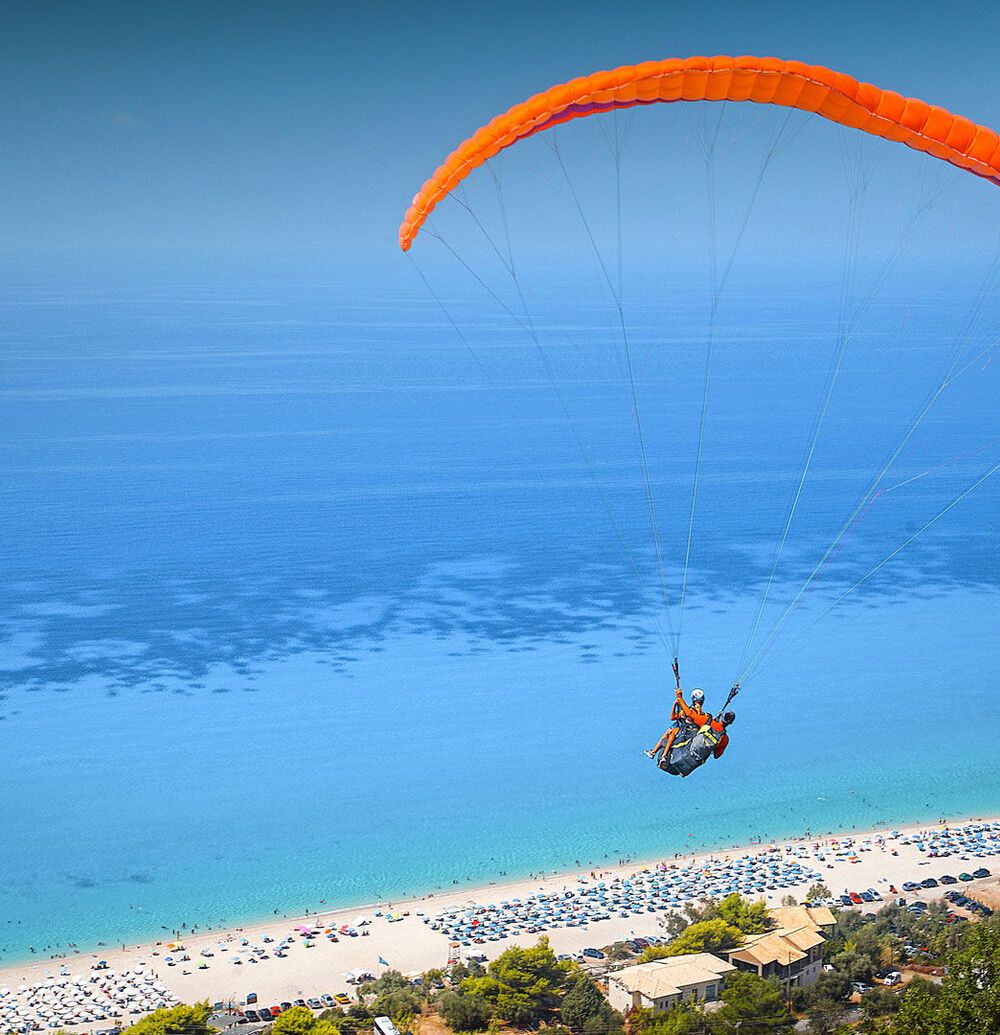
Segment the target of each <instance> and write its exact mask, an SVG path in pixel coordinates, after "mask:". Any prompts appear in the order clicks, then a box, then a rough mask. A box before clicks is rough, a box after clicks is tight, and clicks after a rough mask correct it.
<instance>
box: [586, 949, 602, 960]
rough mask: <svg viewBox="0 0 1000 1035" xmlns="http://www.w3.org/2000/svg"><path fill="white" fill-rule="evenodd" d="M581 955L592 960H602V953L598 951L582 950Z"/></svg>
mask: <svg viewBox="0 0 1000 1035" xmlns="http://www.w3.org/2000/svg"><path fill="white" fill-rule="evenodd" d="M583 954H584V956H587V957H589V958H590V959H592V960H602V959H604V953H603V952H601V950H600V949H584V950H583Z"/></svg>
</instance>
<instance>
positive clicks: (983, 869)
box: [972, 866, 990, 880]
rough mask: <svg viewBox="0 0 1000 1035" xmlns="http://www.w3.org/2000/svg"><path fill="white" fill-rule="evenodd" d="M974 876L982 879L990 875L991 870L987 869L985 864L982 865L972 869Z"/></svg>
mask: <svg viewBox="0 0 1000 1035" xmlns="http://www.w3.org/2000/svg"><path fill="white" fill-rule="evenodd" d="M972 876H973V877H975V878H976V879H977V880H982V879H983V877H989V876H990V871H989V870H988V869H986V867H985V866H980V867H979V869H978V870H973V871H972Z"/></svg>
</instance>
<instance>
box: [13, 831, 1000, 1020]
mask: <svg viewBox="0 0 1000 1035" xmlns="http://www.w3.org/2000/svg"><path fill="white" fill-rule="evenodd" d="M946 822H947V824H948V826H949V828H950V829H952V830H955V829H957V828H959V827H961V826H963V825H965V824H968V823H973V824H977V825H978V824H990V823H1000V816H997V817H992V816H982V817H969V818H962V819H954V818H951V817H949V818H948V820H947V821H946ZM941 826H942V823H941V822H934V823H913V824H905V825H899V826H898V827H897V826H892V825H891V824H885V825H884V826H883V825H882V824H881V823H880V824H879V825H877V826H876V827H873V828H867V829H865V830H862V831H859V830H848V831H832V832H829V833H816V832H814V831H809V832H808V833H806V832H803V833H800V834H798V835H797V836H794V837H786V838H775V839H773V840H770V841H766V842H762V843H751V844H742V845H736V846H731V847H729V848H721V847H720V848H716V849H711V850H702V851H693V852H683V853H680V852H678V853H666V854H661V855H660V856H659V857H652V858H647V859H635V860H623V861H619V862H616V863H614V864H606V865H601V866H594V867H586V866H580V867H577V868H574V869H572V870H564V871H558V872H556V873H551V874H550V873H548V872H547V873H545V874H544V875H542V874H536V875H535V876H534V877H528V878H521V879H518V878H511V879H510V880H505V881H503V882H492V883H487V884H482V883H480V884H478V885H476V886H468V887H464V886H463V887H455V888H450V889H447V890H445V891H434V892H429V893H427V894H425V895H422V896H411V897H409V898H405V899H399V900H392V902H388V901H386V902H382V903H368V904H367V905H353V906H348V907H339V908H333V909H328V910H323V911H321V912H312V911H309V912H307V913H304V914H300V915H297V916H289V917H284V916H272V917H270V918H267V919H264V920H260V921H254V922H249V921H247V922H244V923H243V924H241V925H227V926H226V927H223V928H217V929H214V930H198V931H196V932H194V933H190V932H184V931H182V932H181V935H180V938H181V939H183V942H182V943H181V946H180V948H178V949H176V950H173V949H169V948H167V946H168V945H171V944H176V942H172V938H173V936H172V935H167V934H166V933H164V934H163V935H161V937H160V938H159V939H156V940H149V941H145V942H143V943H140V944H138V945H129V944H128V943H126V947H125V949H124V950H122V949H121V948H120V944H121V943H120V942H119V943H118V944H117V946H116V947H114V948H112V947H110V946H104V947H94V948H93V949H88V950H83V949H78V950H77V951H76V952H74V953H71V954H70V955H68V956H62V957H56V958H39V957H37V956H36V957H34V958H29V959H28V960H22V961H19V962H16V963H15V962H11V963H3V964H2V965H0V986H4V985H6V986H9V987H11V988H18V987H20V986H33V985H38V984H42V983H44V982H45V981H47V980H53V979H55V980H59V978H58V977H57V974H58V975H61V976H66V975H68V974H69V973H70V971H72V977H73V979H75V978H76V977H77V976H78V975H79V976H80V977H83V978H84V979H85V980H86V979H87V978H89V977H90V976H91V975H92V974H93V973H94V966H95V964H96V963H97V962H98V961H99V960H104V961H107V964H108V969H109V971H111V972H115V971H117V972H118V973H126V972H128V971H131V972H133V973H136V972H138V970H139V969H141V968H146V970H145V973H147V974H152V975H153V976H155V978H156V980H157V981H158V982H161V983H162V984H163V985H164V986H166V988H167V989H168V990H169V992H170V994H172V995H174V996H176V997H177V999H179V1000H180V1001H182V1002H193V1001H195V1000H198V999H205V998H207V999H209V1001H210V1002H219V1001H221V1002H237V1001H239V1000H240V999H242V998H245V996H246V994H247V990H249V989H254V990H257V991H258V992H259V994H260V996H261V1002H262V1003H263V1001H264V1000H265V999H267V1000H268V1001H272V1000H273V1001H274V1002H278V1001H281V1000H284V999H289V1000H291V999H294V998H299V997H309V996H312V995H316V994H322V993H324V992H338V991H347V990H348V989H349V987H350V984H351V981H350V972H351V971H356V970H364V971H366V972H369V973H372V974H373V975H374V974H377V973H379V972H381V971H382V970H383V969H384V968H385V966H391V967H393V968H394V969H399V970H401V971H403V972H404V973H417V972H422V971H424V970H427V969H429V968H431V967H435V966H444V965H446V963H447V961H448V958H449V956H450V955H451V954H452V952H453V948H452V947H453V946H454V944H455V943H454V942H453V941H451V938H452V935H450V934H449V933H448V931H447V928H445V929H443V930H442V929H437V930H436V929H435V928H434V926H433V924H432V923H431V921H432V920H433V919H434V916H435V914H444V913H453V914H463V913H465V911H467V910H468V909H470V907H473V908H476V909H479V910H480V912H481V913H488V912H489V910H483V908H482V907H484V906H486V905H487V904H491V905H492V904H493V903H503V902H505V901H506V900H508V899H509V900H511V901H519V900H529V901H530V900H531V899H533V898H537V896H539V895H544V896H549V898H550V899H551V898H563V897H566V894H565V893H566V892H567V891H572V892H573V893H574V894H575V895H576V896H577V898H578V899H582V897H583V889H584V888H591V889H592V888H594V887H595V886H596V884H597V882H598V881H599V880H600V881H607V882H608V883H609V884H610V885H612V886H613V885H614V884H615V883H619V882H621V881H624V880H628V879H629V878H632V879H633V880H634V879H635V878H636V877H637V876H639V875H644V878H643V877H640V883H641V880H642V879H646V880H652V879H654V877H656V878H659V879H664V878H669V877H670V876H671V875H672V874H678V875H679V874H682V873H683V874H687V875H695V879H696V880H702V879H704V880H708V879H709V875H710V874H712V873H713V872H719V871H721V870H723V869H724V868H725V865H726V864H727V863H728V862H729V861H730V860H731V859H737V858H742V857H746V856H749V857H751V858H753V859H755V860H761V867H762V868H763V867H764V866H766V865H767V860H768V859H771V860H775V859H778V860H781V861H782V862H783V863H788V864H794V865H800V866H801V874H802V876H801V877H800V878H799V883H798V884H797V885H796V884H791V885H789V884H784V885H783V884H780V883H778V884H777V886H773V883H774V882H771V881H768V890H764V889H763V885H761V886H760V890H758V891H756V892H754V893H752V897H758V896H760V897H764V898H765V899H766V900H767V902H768V905H769V906H774V905H778V904H780V902H781V899H782V898H784V897H785V896H786V895H788V894H792V895H794V896H795V897H796V898H797V899H798V900H799V901H801V900H802V899H803V898H804V894H805V891H806V889H807V888H808V886H809V884H811V883H813V882H814V880H816V879H817V877H816V874H817V873H818V874H819V876H818V880H819V881H821V882H823V883H825V884H826V885H827V887H828V888H829V890H830V892H831V894H832V895H839V894H840V893H841V892H842V890H843V888H844V887H846V886H848V885H849V886H850V888H851V890H856V889H857V890H864V889H866V888H869V887H871V888H876V887H877V888H881V890H882V891H883V892H884V893H885V894H884V895H883V898H888V897H889V895H890V892H889V890H888V889H889V887H890V882H894V883H896V884H898V885H899V887H900V888H901V887H902V883H903V882H904V880H907V879H909V880H914V879H916V880H918V881H919V879H920V878H924V877H927V876H935V877H938V876H940V875H941V873H943V872H947V871H948V870H954V872H955V873H958V872H960V871H961V870H963V869H967V870H969V871H971V870H974V869H976V868H977V867H978V866H979V865H982V863H979V862H975V861H971V860H970V861H969V862H963V863H960V862H959V861H958V858H957V857H956V858H954V859H953V860H948V859H945V858H941V859H940V860H928V859H927V858H925V857H921V856H920V854H919V851H918V849H917V848H916V847H913V846H911V845H907V844H906V843H905V840H904V839H905V838H907V837H908V836H909V835H912V834H914V833H916V832H918V831H923V832H930V831H936V830H940V829H941ZM894 831H898V833H899V837H900V840H899V841H898V843H897V842H896V841H894V839H893V838H892V837H891V836H890V833H891V832H894ZM993 837H994V838H995V840H994V841H993V847H992V848H991V856H990V859H991V860H995V861H990V860H987V861H986V865H987V866H990V867H992V868H993V876H992V877H991V878H990V880H991V881H994V880H995V879H996V868H997V866H998V864H1000V834H997V835H993ZM847 844H849V845H851V846H856V847H853V848H852V849H851V851H849V852H843V851H841V852H840V854H837V852H838V850H840V849H842V848H843V846H844V845H847ZM897 849H898V851H897ZM863 853H864V854H863ZM849 856H854V858H853V859H852V858H849ZM932 863H936V864H937V865H936V866H934V868H933V869H931V870H928V869H926V867H928V866H930V865H931V864H932ZM755 865H756V863H755ZM921 868H924V869H921ZM939 871H940V872H939ZM602 886H603V885H602ZM943 890H944V889H942V888H938V889H936V890H934V891H928V892H921V895H922V897H925V898H933V897H935V896H936V895H939V894H941V892H942V891H943ZM745 893H747V894H751V893H750V892H745ZM574 908H575V907H574ZM655 908H656V912H654V908H653V907H652V906H650V907H648V910H641V911H640V912H641V914H642V915H626V914H625V913H624V912H620V913H616V912H614V911H613V910H612V911H611V912H610V913H608V914H606V915H605V916H603V917H602V918H599V919H595V918H593V917H591V918H589V919H588V920H586V921H584V923H583V924H580V925H560V924H554V925H553V926H552V927H551V929H546V930H543V931H533V932H530V933H529V932H523V933H517V932H516V930H514V931H512V932H511V933H510V934H509V935H507V936H505V937H503V938H501V939H490V940H488V941H485V942H484V943H482V944H478V943H477V944H476V945H475V948H472V947H471V946H470V947H469V948H467V949H464V950H462V949H459V952H465V953H466V954H468V953H471V952H477V953H478V952H482V953H483V954H485V955H486V956H487V957H489V958H492V957H493V956H495V955H497V954H499V953H500V952H502V951H503V950H504V949H506V948H508V947H509V946H511V945H513V944H534V942H536V941H537V939H538V937H539V936H540V935H541V934H544V935H545V936H547V937H548V938H549V939H550V942H551V943H552V945H553V948H554V950H555V951H556V952H567V953H572V952H579V951H580V950H581V949H582V948H584V947H587V946H594V947H599V946H604V945H608V944H610V943H611V942H613V941H617V940H621V939H622V938H625V937H629V936H632V935H633V934H635V935H638V936H642V935H644V934H645V935H648V934H653V933H658V932H659V931H660V928H659V926H658V925H659V922H660V919H661V918H662V915H663V913H664V911H668V910H669V909H672V908H676V907H673V906H670V907H668V906H667V905H666V904H665V903H662V902H661V903H660V904H658V905H657V906H656V907H655ZM414 914H416V915H414ZM425 914H426V916H425ZM362 918H363V922H362ZM304 928H309V929H312V930H316V929H319V931H317V933H316V935H315V936H314V939H313V942H312V944H311V945H309V944H307V939H308V938H309V937H310V936H309V935H306V934H304V932H303V930H302V929H304ZM324 928H325V929H326V930H325V931H324V930H323V929H324ZM348 928H355V931H354V934H353V935H352V934H350V933H349V932H348V930H347V929H348ZM588 928H589V929H588ZM330 931H332V932H333V933H334V935H335V936H337V940H335V941H334V940H331V939H329V937H328V936H327V932H330ZM278 939H281V940H286V939H287V941H288V943H289V944H288V945H287V946H284V947H282V946H281V945H280V944H278ZM465 944H469V943H468V942H467V943H465ZM248 946H249V947H248ZM276 948H277V949H278V950H279V952H280V953H281V955H280V956H276V955H274V952H275V949H276ZM180 951H183V952H184V953H185V954H186V956H187V957H188V959H187V962H181V961H180V960H174V962H170V959H173V957H171V952H174V954H175V956H176V954H177V953H178V952H180ZM251 953H257V954H258V958H254V959H252V960H251V959H250V955H251ZM237 956H241V957H242V958H241V959H240V963H241V964H244V963H245V964H246V965H242V966H233V965H232V964H233V963H234V962H235V959H234V957H237ZM168 957H169V958H170V959H168ZM186 968H190V969H186ZM95 976H96V975H95ZM136 1019H137V1018H136ZM122 1023H123V1024H125V1023H134V1020H133V1021H131V1022H130V1021H129V1020H128V1019H127V1018H123V1019H122ZM107 1026H108V1025H98V1026H97V1027H98V1028H99V1027H107ZM95 1030H96V1029H95Z"/></svg>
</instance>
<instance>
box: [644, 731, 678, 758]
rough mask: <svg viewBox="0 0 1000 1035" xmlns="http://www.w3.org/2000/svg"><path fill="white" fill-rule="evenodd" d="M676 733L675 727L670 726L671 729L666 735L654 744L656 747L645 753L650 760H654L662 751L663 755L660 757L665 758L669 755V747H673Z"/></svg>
mask: <svg viewBox="0 0 1000 1035" xmlns="http://www.w3.org/2000/svg"><path fill="white" fill-rule="evenodd" d="M677 732H678V730H677V727H676V726H671V728H670V729H668V730H667V731H666V733H664V734H663V736H662V737H660V739H659V740H658V741H657V742H656V747H654V748H651V749H650V750H649V751H647V752H646V754H647V755H648V756H649V757H650V758H656V756H657V755H658V754H659V753H660V752H661V751H662V752H663V755H662V756H661V757H663V758H666V756H667V755H668V754H669V753H670V749H671V747H673V743H674V741H675V740H676V739H677Z"/></svg>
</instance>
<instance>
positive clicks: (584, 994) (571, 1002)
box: [562, 974, 607, 1030]
mask: <svg viewBox="0 0 1000 1035" xmlns="http://www.w3.org/2000/svg"><path fill="white" fill-rule="evenodd" d="M605 1006H607V1002H606V1001H605V999H604V996H602V995H601V993H600V992H599V991H598V990H597V986H596V985H595V984H594V982H593V981H591V980H590V978H589V977H587V976H586V975H584V974H581V975H580V977H578V978H577V979H576V981H575V982H574V984H573V986H572V987H571V988H570V990H569V991H568V992H567V993H566V995H565V997H564V998H563V1001H562V1019H563V1022H564V1023H565V1024H567V1025H568V1026H569V1027H570V1028H575V1029H577V1030H579V1029H581V1028H582V1027H583V1026H584V1024H585V1023H586V1022H587V1021H589V1020H590V1018H591V1017H596V1016H597V1015H599V1014H600V1013H601V1010H602V1008H603V1007H605Z"/></svg>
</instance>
